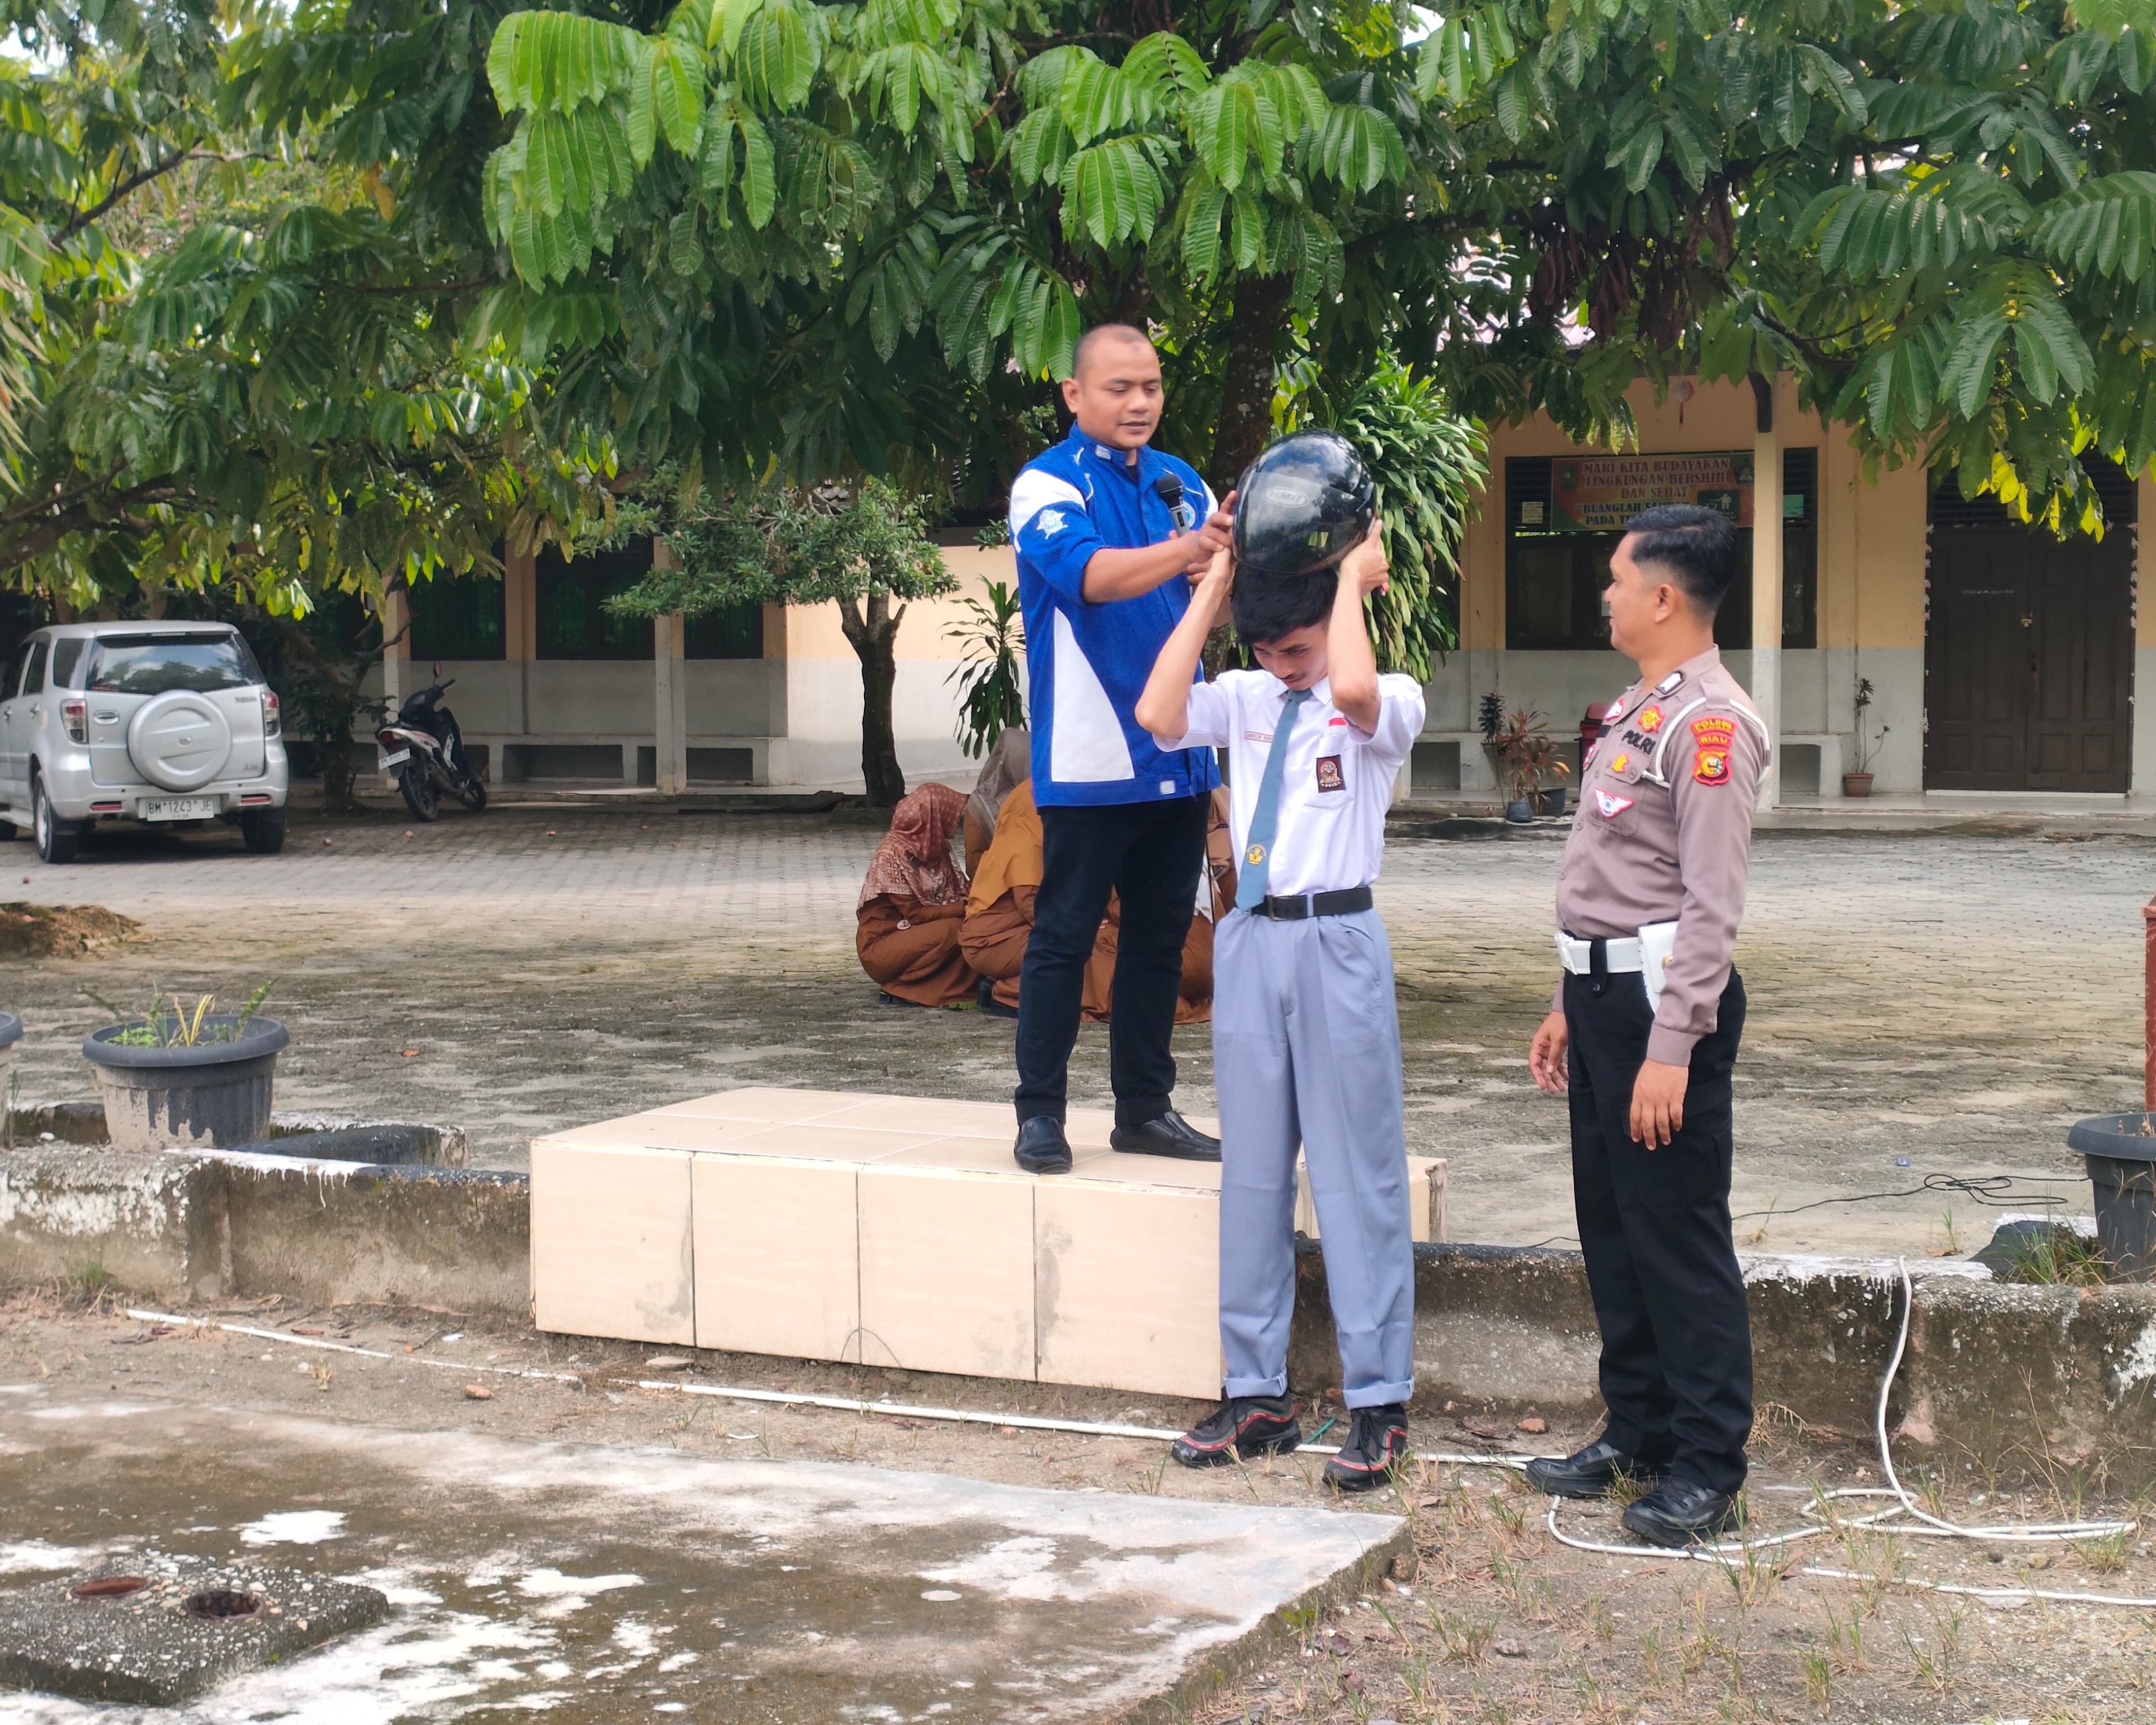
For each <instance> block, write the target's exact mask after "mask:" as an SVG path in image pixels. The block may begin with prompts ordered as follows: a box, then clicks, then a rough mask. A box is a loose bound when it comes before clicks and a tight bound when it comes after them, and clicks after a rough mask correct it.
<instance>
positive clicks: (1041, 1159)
mask: <svg viewBox="0 0 2156 1725" xmlns="http://www.w3.org/2000/svg"><path fill="white" fill-rule="evenodd" d="M1011 1154H1012V1155H1013V1156H1014V1157H1016V1158H1018V1165H1019V1167H1020V1168H1024V1170H1025V1171H1026V1172H1027V1173H1029V1174H1067V1173H1070V1139H1068V1138H1066V1137H1064V1136H1063V1122H1061V1121H1060V1120H1058V1119H1056V1118H1055V1117H1053V1116H1052V1115H1047V1114H1036V1115H1034V1117H1033V1118H1032V1119H1030V1120H1021V1121H1020V1122H1019V1123H1018V1142H1017V1143H1016V1144H1014V1145H1013V1146H1012V1147H1011Z"/></svg>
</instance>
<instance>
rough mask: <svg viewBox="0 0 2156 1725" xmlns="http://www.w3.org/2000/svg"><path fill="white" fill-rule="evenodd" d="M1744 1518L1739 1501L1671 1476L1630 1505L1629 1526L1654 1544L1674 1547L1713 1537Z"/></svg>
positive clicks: (1627, 1522) (1627, 1518) (1627, 1517)
mask: <svg viewBox="0 0 2156 1725" xmlns="http://www.w3.org/2000/svg"><path fill="white" fill-rule="evenodd" d="M1743 1519H1744V1512H1743V1510H1741V1509H1740V1508H1738V1503H1737V1500H1736V1499H1735V1498H1734V1497H1731V1496H1730V1495H1729V1494H1728V1493H1727V1491H1709V1490H1708V1489H1707V1487H1706V1486H1696V1485H1694V1484H1693V1483H1692V1482H1691V1481H1690V1480H1681V1479H1676V1478H1671V1479H1666V1480H1664V1481H1662V1482H1661V1485H1659V1486H1655V1489H1654V1490H1653V1491H1650V1492H1648V1493H1647V1495H1646V1496H1645V1497H1642V1498H1641V1499H1640V1501H1639V1502H1637V1503H1635V1504H1630V1505H1629V1506H1627V1507H1626V1508H1625V1526H1626V1527H1629V1528H1630V1529H1631V1530H1632V1531H1633V1532H1635V1533H1636V1534H1638V1535H1639V1536H1640V1538H1642V1539H1644V1540H1645V1541H1646V1542H1647V1543H1648V1544H1650V1545H1661V1546H1667V1547H1669V1548H1671V1549H1672V1550H1674V1549H1676V1548H1681V1547H1683V1546H1687V1545H1697V1544H1701V1543H1704V1542H1706V1541H1707V1540H1709V1539H1712V1538H1714V1536H1715V1535H1716V1534H1717V1533H1719V1532H1722V1531H1723V1530H1724V1529H1725V1528H1728V1527H1735V1526H1737V1525H1738V1522H1742V1521H1743Z"/></svg>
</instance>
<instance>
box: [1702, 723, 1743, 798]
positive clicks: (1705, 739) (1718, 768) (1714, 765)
mask: <svg viewBox="0 0 2156 1725" xmlns="http://www.w3.org/2000/svg"><path fill="white" fill-rule="evenodd" d="M1691 735H1692V743H1693V750H1694V752H1693V756H1692V763H1691V776H1692V777H1693V778H1695V779H1697V780H1698V781H1699V783H1702V784H1727V783H1729V746H1730V744H1731V743H1732V742H1734V741H1735V740H1736V737H1737V721H1736V720H1734V719H1694V720H1693V721H1691Z"/></svg>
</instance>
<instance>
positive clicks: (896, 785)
mask: <svg viewBox="0 0 2156 1725" xmlns="http://www.w3.org/2000/svg"><path fill="white" fill-rule="evenodd" d="M905 619H906V607H905V606H903V605H901V606H900V607H899V608H898V609H897V611H896V612H895V613H894V612H893V611H892V610H891V595H890V594H889V593H885V592H882V591H880V590H879V591H875V592H872V593H870V594H869V595H868V598H867V599H866V601H865V611H864V602H863V601H860V600H856V599H842V600H840V601H839V627H840V628H841V629H844V630H845V632H846V639H847V641H848V642H849V643H850V644H851V646H852V647H853V649H854V652H855V655H856V656H858V657H859V659H860V661H861V778H862V781H863V782H864V783H865V784H866V785H867V787H868V795H869V806H870V808H872V809H890V808H893V807H896V804H897V802H898V799H899V798H901V797H903V796H904V795H905V794H906V775H905V774H904V773H901V772H900V771H899V768H898V738H897V737H896V735H895V734H894V733H893V732H892V729H891V685H893V684H894V683H895V682H896V680H897V679H898V660H897V655H896V651H895V649H896V644H897V640H898V626H899V624H901V623H902V622H903V621H904V620H905Z"/></svg>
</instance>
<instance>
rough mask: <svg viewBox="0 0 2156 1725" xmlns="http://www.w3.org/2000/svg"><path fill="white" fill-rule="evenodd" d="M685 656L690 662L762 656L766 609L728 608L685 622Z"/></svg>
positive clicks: (683, 630) (683, 641) (707, 612)
mask: <svg viewBox="0 0 2156 1725" xmlns="http://www.w3.org/2000/svg"><path fill="white" fill-rule="evenodd" d="M682 635H683V639H682V643H681V648H682V651H683V653H684V654H685V655H686V656H687V657H689V658H690V659H761V658H762V657H763V607H762V606H761V605H728V606H727V607H726V608H724V609H723V610H719V611H706V613H705V614H703V615H702V616H701V617H690V618H688V619H685V624H684V628H683V629H682Z"/></svg>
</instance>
